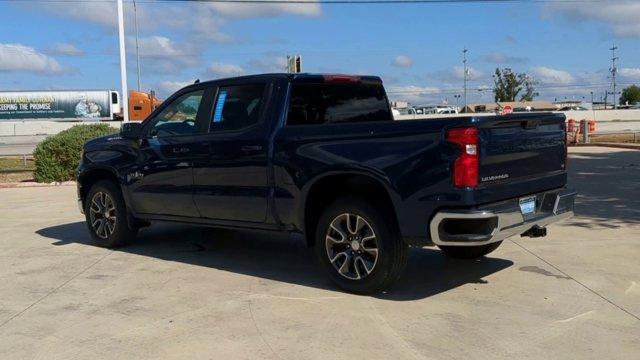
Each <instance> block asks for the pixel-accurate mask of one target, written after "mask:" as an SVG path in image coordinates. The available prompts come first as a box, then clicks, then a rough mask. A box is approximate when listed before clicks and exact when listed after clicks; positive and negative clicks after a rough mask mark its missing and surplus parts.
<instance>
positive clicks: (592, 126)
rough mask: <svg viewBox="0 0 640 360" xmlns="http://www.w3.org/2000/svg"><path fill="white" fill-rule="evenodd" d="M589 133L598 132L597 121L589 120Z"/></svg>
mask: <svg viewBox="0 0 640 360" xmlns="http://www.w3.org/2000/svg"><path fill="white" fill-rule="evenodd" d="M588 123H589V133H594V132H596V121H595V120H589V121H588Z"/></svg>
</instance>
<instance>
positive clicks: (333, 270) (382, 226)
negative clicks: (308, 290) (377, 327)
mask: <svg viewBox="0 0 640 360" xmlns="http://www.w3.org/2000/svg"><path fill="white" fill-rule="evenodd" d="M347 214H349V215H348V216H347ZM344 216H346V220H345V221H346V222H349V219H350V216H351V217H353V216H355V217H356V220H355V221H356V223H357V222H358V221H360V225H361V227H360V228H359V229H357V228H356V227H357V226H358V225H354V226H352V228H353V229H355V232H351V230H350V229H349V228H346V231H343V232H344V234H346V235H347V237H349V236H353V239H356V238H358V239H357V240H356V241H360V244H361V245H355V246H357V248H355V250H354V247H353V246H354V245H353V244H352V243H351V242H349V244H347V242H346V241H347V239H345V237H344V236H340V235H336V234H341V232H336V233H334V234H332V236H335V237H336V238H340V237H341V238H342V240H343V241H342V242H340V243H337V244H339V245H336V242H335V241H334V242H331V241H329V240H327V238H328V235H329V234H330V232H333V231H335V230H330V229H331V225H332V224H335V223H334V221H338V219H339V218H340V217H343V218H341V219H343V220H344ZM358 217H359V218H360V219H358ZM362 220H364V222H363V221H362ZM351 223H353V222H351ZM392 224H394V222H393V221H390V220H389V216H388V214H386V213H385V212H383V211H381V210H380V208H378V207H375V206H372V205H371V204H369V203H368V202H366V201H364V200H362V199H359V198H342V199H339V200H337V201H335V202H334V203H333V204H331V205H330V206H328V207H327V208H326V209H325V210H324V212H323V213H322V215H321V216H320V218H319V220H318V226H317V227H316V234H315V239H316V240H315V251H316V256H317V257H318V261H319V262H320V264H321V265H322V267H323V268H324V269H325V271H326V272H327V273H328V275H329V277H330V278H331V280H332V281H333V282H335V283H336V284H337V285H338V286H339V287H340V288H342V289H344V290H346V291H348V292H352V293H357V294H371V293H378V292H381V291H384V290H387V289H389V288H390V287H391V285H393V283H394V282H395V281H396V280H398V278H399V277H400V276H401V275H402V272H403V271H404V269H405V267H406V265H407V252H408V246H407V244H405V243H404V241H402V238H401V237H400V233H399V231H398V229H397V226H395V225H392ZM368 229H371V231H369V230H368ZM343 230H345V229H343ZM372 235H373V236H374V237H373V238H371V237H372ZM374 243H375V249H377V251H375V254H377V255H376V256H375V261H373V260H372V259H373V257H374V256H373V255H372V253H374ZM327 244H331V245H327ZM365 244H366V245H365ZM332 246H336V247H337V246H341V247H342V248H340V249H337V250H335V253H343V252H344V253H347V252H349V251H351V252H352V253H353V256H350V257H349V256H348V255H344V257H342V256H341V257H340V258H341V259H343V262H342V265H344V263H345V262H347V261H349V264H348V265H346V269H348V270H349V271H345V273H347V274H344V275H343V274H342V273H341V272H340V271H339V269H338V267H339V268H340V269H343V268H342V266H339V265H340V259H338V260H336V258H337V256H334V262H333V263H332V262H331V260H330V254H329V253H330V252H334V248H333V247H332ZM330 248H331V249H330ZM342 249H345V250H344V251H343V250H342ZM358 251H360V253H358ZM358 258H361V259H358ZM363 259H364V260H363ZM372 262H373V264H371V263H372ZM334 264H336V265H335V266H334ZM366 264H369V265H370V266H369V269H367V266H366ZM368 271H370V272H368ZM349 274H350V276H354V277H355V276H358V277H359V278H348V277H347V276H348V275H349Z"/></svg>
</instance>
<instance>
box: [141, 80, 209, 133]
mask: <svg viewBox="0 0 640 360" xmlns="http://www.w3.org/2000/svg"><path fill="white" fill-rule="evenodd" d="M203 94H204V90H198V91H194V92H190V93H187V94H184V95H182V96H180V97H179V98H178V99H176V100H174V101H173V102H172V103H171V104H169V106H167V107H165V108H164V110H162V111H161V112H160V113H159V114H158V115H157V116H156V117H155V119H154V121H155V125H154V126H153V129H152V130H151V135H157V136H171V135H188V134H196V133H198V128H197V127H196V116H197V115H198V108H199V107H200V102H201V101H202V96H203Z"/></svg>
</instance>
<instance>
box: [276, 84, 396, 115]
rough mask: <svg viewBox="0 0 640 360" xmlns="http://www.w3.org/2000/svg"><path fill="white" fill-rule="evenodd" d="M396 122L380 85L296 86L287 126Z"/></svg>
mask: <svg viewBox="0 0 640 360" xmlns="http://www.w3.org/2000/svg"><path fill="white" fill-rule="evenodd" d="M389 120H393V117H392V115H391V112H390V110H389V105H388V104H387V97H386V96H385V93H384V89H383V87H382V86H381V85H379V84H293V85H292V87H291V96H290V100H289V114H288V116H287V125H313V124H325V123H345V122H361V121H389Z"/></svg>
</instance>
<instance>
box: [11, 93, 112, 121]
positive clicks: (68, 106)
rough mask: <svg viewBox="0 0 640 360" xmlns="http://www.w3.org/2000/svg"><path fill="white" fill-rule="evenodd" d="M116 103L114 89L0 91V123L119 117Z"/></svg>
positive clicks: (95, 119)
mask: <svg viewBox="0 0 640 360" xmlns="http://www.w3.org/2000/svg"><path fill="white" fill-rule="evenodd" d="M120 104H121V101H120V94H119V93H118V92H117V91H114V90H47V91H0V122H2V121H26V120H40V121H42V120H47V121H108V120H120V119H121V118H122V110H121V106H120Z"/></svg>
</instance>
